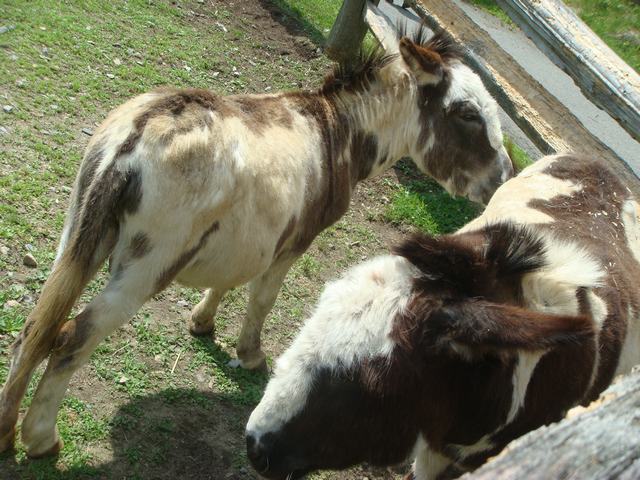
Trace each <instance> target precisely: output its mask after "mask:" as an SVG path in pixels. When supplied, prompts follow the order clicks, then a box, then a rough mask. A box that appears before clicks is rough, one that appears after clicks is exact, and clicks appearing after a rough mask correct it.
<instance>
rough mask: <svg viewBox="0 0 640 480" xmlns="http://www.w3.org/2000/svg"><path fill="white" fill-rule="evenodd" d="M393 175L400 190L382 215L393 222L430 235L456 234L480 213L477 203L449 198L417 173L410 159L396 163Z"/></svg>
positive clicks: (422, 175)
mask: <svg viewBox="0 0 640 480" xmlns="http://www.w3.org/2000/svg"><path fill="white" fill-rule="evenodd" d="M394 172H395V174H396V177H397V178H398V182H400V184H401V185H402V187H403V188H401V189H399V190H398V191H397V192H396V194H395V195H394V197H393V199H392V201H391V205H390V206H389V207H388V209H387V212H386V214H385V216H386V218H387V220H388V221H390V222H392V223H396V224H400V223H405V224H410V225H413V226H415V227H417V228H419V229H420V230H422V231H424V232H426V233H430V234H443V233H444V234H446V233H452V232H455V231H456V230H458V229H459V228H460V227H462V226H464V225H465V224H467V223H468V222H469V221H471V220H473V219H474V218H475V217H477V216H478V215H479V214H480V212H481V211H482V207H481V206H480V205H478V204H475V203H473V202H470V201H469V200H466V199H464V198H453V197H451V196H450V195H449V194H448V193H447V192H446V191H445V190H444V189H443V188H442V187H441V186H440V185H438V183H436V182H435V181H434V180H432V179H430V178H429V177H427V176H425V175H424V174H422V173H421V172H420V171H418V169H417V168H416V166H415V164H414V163H413V162H412V161H411V160H410V159H403V160H401V161H400V162H398V163H397V164H396V166H395V167H394Z"/></svg>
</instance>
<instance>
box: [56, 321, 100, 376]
mask: <svg viewBox="0 0 640 480" xmlns="http://www.w3.org/2000/svg"><path fill="white" fill-rule="evenodd" d="M92 330H93V327H92V324H91V309H90V308H85V309H84V310H83V311H82V312H80V314H79V315H78V316H77V317H76V318H75V319H73V320H69V321H68V322H66V323H65V324H64V325H62V328H61V329H60V332H59V333H58V335H57V336H56V340H55V342H54V344H53V349H52V355H53V357H52V360H51V361H52V362H53V365H55V369H56V370H60V369H64V368H67V367H68V366H69V365H71V363H73V360H74V358H75V354H76V353H77V352H78V351H79V350H81V349H82V347H83V346H84V344H85V343H86V341H87V339H88V338H89V336H90V334H91V331H92Z"/></svg>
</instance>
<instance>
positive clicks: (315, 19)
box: [273, 0, 342, 43]
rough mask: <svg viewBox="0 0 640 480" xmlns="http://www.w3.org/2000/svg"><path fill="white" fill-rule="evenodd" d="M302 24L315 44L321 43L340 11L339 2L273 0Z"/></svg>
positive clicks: (324, 0)
mask: <svg viewBox="0 0 640 480" xmlns="http://www.w3.org/2000/svg"><path fill="white" fill-rule="evenodd" d="M273 3H275V4H276V5H278V6H279V7H280V8H281V9H282V10H283V11H284V12H287V13H288V14H289V15H290V16H291V17H293V18H295V19H296V21H298V22H299V23H300V24H302V25H303V26H304V28H305V30H306V31H307V33H309V34H310V36H311V37H312V38H313V40H314V41H315V42H316V43H323V42H324V40H326V38H327V35H328V34H329V32H330V31H331V27H332V26H333V22H334V20H335V19H336V16H337V15H338V11H340V5H342V1H341V0H273Z"/></svg>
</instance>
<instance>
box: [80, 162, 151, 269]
mask: <svg viewBox="0 0 640 480" xmlns="http://www.w3.org/2000/svg"><path fill="white" fill-rule="evenodd" d="M141 199H142V181H141V178H140V173H139V172H138V171H137V170H130V171H128V172H122V171H120V170H119V169H118V168H117V165H116V163H115V162H114V163H111V164H110V165H109V166H108V167H107V168H106V170H105V171H104V172H103V173H102V175H101V177H100V180H99V181H97V182H94V185H93V187H92V188H91V189H90V190H89V192H87V194H86V197H85V200H84V203H83V205H82V210H81V212H80V216H79V217H80V218H79V222H78V228H77V230H76V231H75V232H72V233H71V242H70V247H71V252H72V255H73V257H74V259H75V260H76V261H79V262H80V263H81V264H83V265H87V266H89V265H93V263H94V262H95V261H99V262H101V261H102V260H103V259H94V256H95V254H96V251H97V250H98V247H99V246H100V245H104V244H105V243H108V244H109V245H106V248H105V251H109V250H110V249H111V247H112V245H113V243H114V242H115V239H116V237H117V231H118V227H119V222H120V220H121V218H122V217H123V215H125V214H127V213H128V214H131V213H134V212H135V211H136V210H137V208H138V205H139V204H140V201H141Z"/></svg>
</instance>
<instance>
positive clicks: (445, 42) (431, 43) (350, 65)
mask: <svg viewBox="0 0 640 480" xmlns="http://www.w3.org/2000/svg"><path fill="white" fill-rule="evenodd" d="M397 32H398V38H401V37H404V36H408V35H406V25H400V26H399V27H398V28H397ZM427 35H428V31H427V29H426V27H425V26H424V24H421V25H420V27H419V28H418V29H417V30H416V31H414V32H413V33H412V34H411V41H412V42H413V43H415V44H416V45H420V46H422V47H424V48H427V49H429V50H432V51H434V52H436V53H437V54H439V55H440V57H441V58H442V59H443V60H444V61H450V60H453V59H461V58H462V51H461V50H460V48H459V47H458V46H457V45H456V44H455V42H454V41H453V38H452V37H451V35H449V34H448V33H447V32H446V31H445V30H440V31H438V32H436V33H435V34H434V35H433V36H432V37H431V38H429V39H427ZM397 56H398V54H386V53H385V52H384V50H383V49H382V47H380V45H377V46H375V47H373V48H370V49H360V52H359V53H358V55H357V56H356V58H355V59H351V60H349V61H344V62H339V63H336V64H335V66H334V67H333V71H332V72H331V73H329V74H328V75H327V76H326V77H325V80H324V84H323V86H322V88H321V89H320V91H321V93H324V94H328V93H336V92H339V91H341V90H346V91H348V92H362V91H364V90H366V89H367V88H368V86H369V85H370V83H371V81H372V80H373V78H374V76H375V74H376V72H377V71H378V70H380V69H381V68H382V67H384V66H385V65H387V64H388V63H389V62H390V61H392V60H393V59H395V58H396V57H397Z"/></svg>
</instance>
